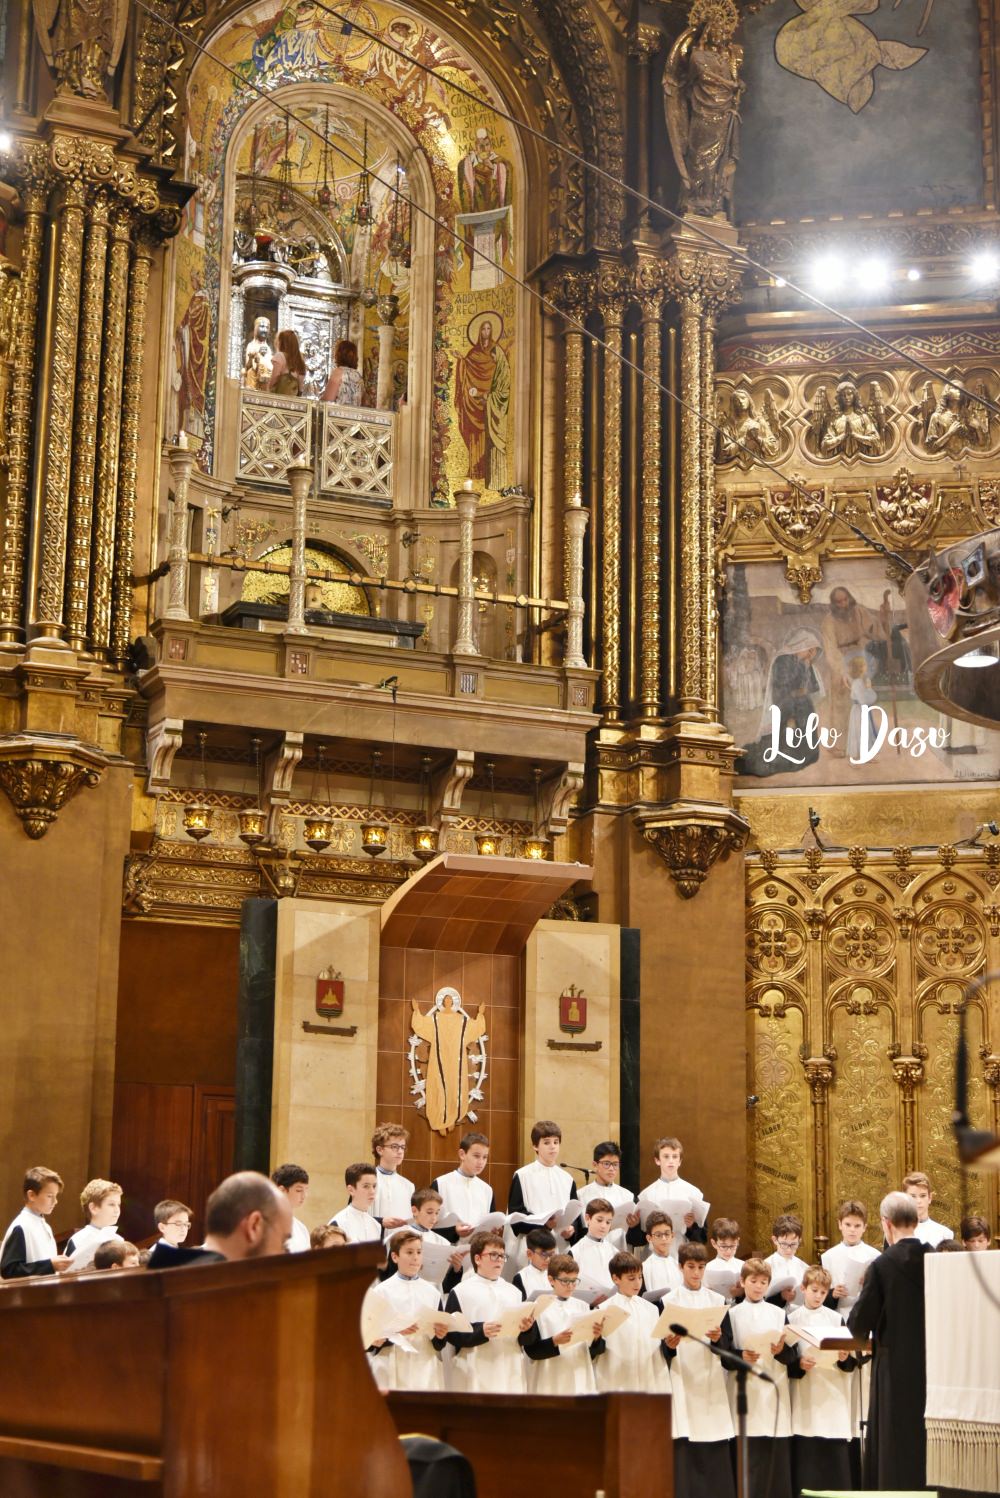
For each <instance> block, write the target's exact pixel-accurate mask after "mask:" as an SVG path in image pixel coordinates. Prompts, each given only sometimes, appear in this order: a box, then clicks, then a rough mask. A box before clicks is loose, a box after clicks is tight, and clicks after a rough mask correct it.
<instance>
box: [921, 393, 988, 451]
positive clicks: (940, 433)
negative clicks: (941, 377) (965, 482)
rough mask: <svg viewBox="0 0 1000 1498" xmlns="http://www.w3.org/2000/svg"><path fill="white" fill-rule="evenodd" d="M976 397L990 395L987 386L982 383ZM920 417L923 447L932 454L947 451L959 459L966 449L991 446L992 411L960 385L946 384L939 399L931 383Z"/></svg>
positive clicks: (922, 402) (922, 399) (922, 403)
mask: <svg viewBox="0 0 1000 1498" xmlns="http://www.w3.org/2000/svg"><path fill="white" fill-rule="evenodd" d="M976 394H977V395H982V396H986V395H987V391H986V386H985V385H983V384H982V383H980V385H979V387H978V389H977V391H976ZM920 417H921V428H922V437H923V444H924V447H926V449H927V451H928V452H929V453H941V452H943V453H947V454H948V456H949V457H951V458H958V457H960V456H961V455H962V453H963V452H964V451H965V450H966V448H969V447H988V446H989V441H990V413H989V408H988V407H987V406H985V405H982V404H981V403H980V402H979V401H976V400H970V399H969V398H968V396H966V395H963V393H962V391H961V390H959V388H958V386H957V385H945V387H944V389H943V390H942V391H941V394H940V397H939V398H938V399H937V400H935V399H934V387H933V385H932V384H931V382H930V380H928V381H927V383H926V385H925V386H924V388H923V392H922V396H921V400H920Z"/></svg>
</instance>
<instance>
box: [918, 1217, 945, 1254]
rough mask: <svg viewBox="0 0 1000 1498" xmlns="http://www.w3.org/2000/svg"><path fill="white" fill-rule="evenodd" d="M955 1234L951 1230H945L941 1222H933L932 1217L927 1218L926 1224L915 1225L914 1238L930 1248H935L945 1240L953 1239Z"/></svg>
mask: <svg viewBox="0 0 1000 1498" xmlns="http://www.w3.org/2000/svg"><path fill="white" fill-rule="evenodd" d="M954 1236H955V1234H954V1233H953V1232H952V1230H951V1228H946V1227H945V1225H944V1223H943V1222H935V1221H934V1219H933V1217H928V1219H927V1221H926V1222H918V1223H917V1231H916V1233H915V1234H914V1237H916V1238H919V1239H920V1241H921V1243H929V1244H930V1246H931V1248H937V1246H938V1244H939V1243H944V1241H945V1240H946V1239H947V1238H954Z"/></svg>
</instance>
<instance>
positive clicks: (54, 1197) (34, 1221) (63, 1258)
mask: <svg viewBox="0 0 1000 1498" xmlns="http://www.w3.org/2000/svg"><path fill="white" fill-rule="evenodd" d="M61 1190H62V1176H60V1175H58V1174H57V1173H56V1172H55V1171H54V1170H49V1169H48V1168H47V1167H46V1166H44V1165H33V1166H32V1167H31V1169H30V1170H27V1171H25V1175H24V1206H23V1207H22V1209H21V1211H20V1212H19V1213H18V1214H17V1216H16V1217H15V1218H14V1221H13V1222H12V1223H11V1225H10V1227H9V1228H8V1229H7V1231H6V1233H5V1234H4V1238H3V1244H2V1245H0V1278H3V1279H5V1280H16V1279H26V1278H27V1277H28V1276H29V1275H32V1274H61V1273H62V1272H63V1270H66V1269H68V1268H69V1267H70V1266H69V1255H68V1254H61V1253H60V1252H59V1250H58V1248H57V1247H56V1240H55V1237H54V1235H53V1232H52V1229H51V1228H50V1227H49V1224H48V1218H49V1216H50V1215H51V1213H52V1211H53V1210H54V1208H55V1205H56V1202H57V1201H58V1200H59V1193H60V1191H61Z"/></svg>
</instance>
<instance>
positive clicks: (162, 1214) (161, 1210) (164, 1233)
mask: <svg viewBox="0 0 1000 1498" xmlns="http://www.w3.org/2000/svg"><path fill="white" fill-rule="evenodd" d="M193 1218H194V1213H193V1212H192V1210H191V1208H190V1207H188V1206H185V1204H184V1203H183V1202H179V1201H175V1200H174V1199H173V1197H167V1198H166V1200H165V1201H162V1202H157V1203H156V1206H155V1207H154V1208H153V1221H154V1222H155V1224H156V1231H157V1233H158V1234H159V1237H158V1238H157V1240H156V1241H157V1245H158V1244H160V1243H165V1244H166V1245H167V1247H168V1248H183V1247H184V1243H185V1241H186V1239H187V1235H188V1233H190V1231H191V1223H192V1220H193Z"/></svg>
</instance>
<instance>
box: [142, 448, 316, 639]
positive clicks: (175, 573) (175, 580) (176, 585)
mask: <svg viewBox="0 0 1000 1498" xmlns="http://www.w3.org/2000/svg"><path fill="white" fill-rule="evenodd" d="M167 462H168V463H169V464H170V477H171V478H172V479H173V481H174V495H173V501H172V503H171V506H170V532H169V538H168V546H169V559H170V582H169V597H168V601H167V607H166V609H165V610H164V613H163V617H164V619H190V618H191V615H190V613H189V612H188V573H189V563H188V485H189V484H190V482H191V470H192V469H193V468H194V453H193V452H190V451H189V450H188V449H187V448H186V447H180V446H173V445H171V446H170V447H168V448H167ZM310 471H311V470H310ZM303 597H304V592H303Z"/></svg>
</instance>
